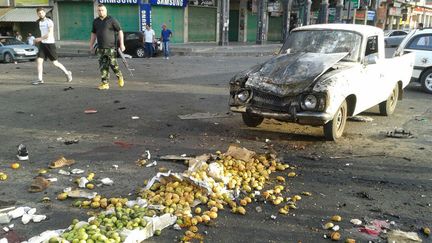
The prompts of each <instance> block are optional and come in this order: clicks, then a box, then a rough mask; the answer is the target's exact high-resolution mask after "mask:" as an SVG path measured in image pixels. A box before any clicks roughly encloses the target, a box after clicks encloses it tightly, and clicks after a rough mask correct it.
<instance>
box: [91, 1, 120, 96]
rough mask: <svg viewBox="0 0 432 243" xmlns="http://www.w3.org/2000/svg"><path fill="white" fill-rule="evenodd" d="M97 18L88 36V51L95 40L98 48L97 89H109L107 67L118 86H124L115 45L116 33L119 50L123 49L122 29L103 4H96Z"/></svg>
mask: <svg viewBox="0 0 432 243" xmlns="http://www.w3.org/2000/svg"><path fill="white" fill-rule="evenodd" d="M97 13H98V16H99V17H97V18H95V19H94V21H93V28H92V32H91V36H90V51H93V45H94V43H95V41H96V40H97V43H98V48H97V54H98V56H99V68H100V73H101V79H102V80H101V84H100V85H99V87H98V89H99V90H107V89H109V76H110V74H109V68H110V67H111V69H112V70H113V72H114V73H115V75H116V76H117V83H118V86H119V87H123V86H124V80H123V74H122V73H121V71H120V67H119V65H118V63H117V59H116V56H117V46H116V34H117V33H118V41H119V44H120V50H121V51H124V50H125V49H126V48H125V46H124V41H123V40H124V38H123V31H122V29H121V27H120V23H119V22H118V21H117V20H116V19H115V18H113V17H111V16H109V15H108V14H107V9H106V7H105V5H103V4H98V6H97Z"/></svg>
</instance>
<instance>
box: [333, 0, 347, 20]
mask: <svg viewBox="0 0 432 243" xmlns="http://www.w3.org/2000/svg"><path fill="white" fill-rule="evenodd" d="M349 1H351V0H349ZM343 7H344V5H343V0H337V4H336V16H335V23H342V14H343ZM350 7H351V6H350Z"/></svg>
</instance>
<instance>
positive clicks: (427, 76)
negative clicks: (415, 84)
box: [420, 69, 432, 94]
mask: <svg viewBox="0 0 432 243" xmlns="http://www.w3.org/2000/svg"><path fill="white" fill-rule="evenodd" d="M420 83H421V85H422V87H423V90H424V91H426V92H427V93H429V94H432V69H429V70H427V71H426V72H425V73H424V74H423V75H422V76H421V79H420Z"/></svg>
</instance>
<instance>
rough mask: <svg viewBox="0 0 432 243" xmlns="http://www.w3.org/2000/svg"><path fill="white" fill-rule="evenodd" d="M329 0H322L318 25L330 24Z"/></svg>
mask: <svg viewBox="0 0 432 243" xmlns="http://www.w3.org/2000/svg"><path fill="white" fill-rule="evenodd" d="M328 6H329V2H328V0H322V2H321V7H320V11H319V17H318V23H320V24H327V22H328Z"/></svg>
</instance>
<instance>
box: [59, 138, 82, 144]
mask: <svg viewBox="0 0 432 243" xmlns="http://www.w3.org/2000/svg"><path fill="white" fill-rule="evenodd" d="M63 143H64V144H66V145H71V144H75V143H79V140H78V139H73V140H66V141H64V142H63Z"/></svg>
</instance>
